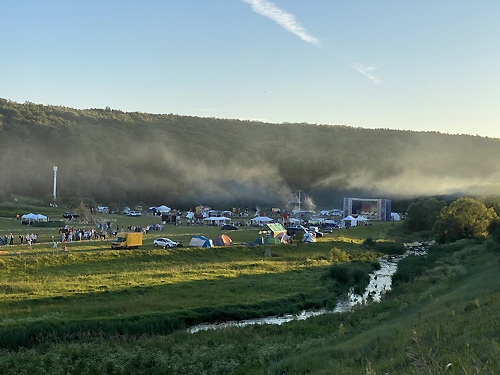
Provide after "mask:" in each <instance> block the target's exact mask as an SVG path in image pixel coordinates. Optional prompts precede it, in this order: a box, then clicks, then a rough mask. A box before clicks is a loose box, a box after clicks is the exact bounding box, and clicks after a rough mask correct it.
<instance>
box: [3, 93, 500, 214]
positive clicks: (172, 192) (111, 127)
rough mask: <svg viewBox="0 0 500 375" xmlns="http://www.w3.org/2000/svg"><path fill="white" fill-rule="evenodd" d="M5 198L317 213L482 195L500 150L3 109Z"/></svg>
mask: <svg viewBox="0 0 500 375" xmlns="http://www.w3.org/2000/svg"><path fill="white" fill-rule="evenodd" d="M0 121H1V125H0V158H1V160H2V163H1V164H0V175H1V176H2V179H1V180H0V191H1V192H2V193H3V194H4V196H5V195H6V194H8V193H16V194H25V195H28V196H39V197H48V200H50V197H51V194H52V167H53V166H54V165H57V166H58V167H59V171H58V196H59V198H60V199H61V200H66V201H67V200H72V201H77V202H79V200H80V199H86V200H88V201H97V202H101V203H109V204H112V203H114V204H117V205H122V204H127V203H128V204H132V203H136V202H143V203H145V204H159V203H165V202H166V203H168V204H172V205H185V206H188V207H193V206H194V205H197V204H214V205H254V204H268V205H282V204H285V203H286V202H287V201H289V200H290V199H291V197H292V195H293V193H294V192H295V191H296V190H297V189H301V190H303V191H305V192H307V193H308V194H309V196H311V197H312V198H313V199H314V200H315V201H316V203H317V204H318V205H319V206H321V207H334V206H339V205H340V204H341V201H340V198H342V196H344V195H345V194H348V195H350V196H352V195H358V196H365V197H373V196H383V197H391V198H398V197H399V198H403V197H414V196H419V195H436V194H455V193H467V194H485V193H492V192H494V191H497V189H498V188H499V186H500V165H499V164H498V162H497V161H498V160H499V159H500V141H499V140H498V139H488V138H481V137H471V136H464V135H462V136H457V135H445V134H439V133H422V132H408V131H395V130H384V129H379V130H370V129H362V128H351V127H346V126H318V125H307V124H270V123H263V122H255V121H254V122H252V121H241V120H227V119H215V118H199V117H187V116H178V115H151V114H145V113H126V112H121V111H116V110H110V109H92V110H84V111H82V110H75V109H71V108H64V107H55V106H42V105H36V104H33V103H25V104H17V103H14V102H11V101H8V100H0Z"/></svg>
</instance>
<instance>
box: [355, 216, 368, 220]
mask: <svg viewBox="0 0 500 375" xmlns="http://www.w3.org/2000/svg"><path fill="white" fill-rule="evenodd" d="M356 219H357V220H358V221H368V219H367V218H366V217H364V216H363V215H359V216H358V217H357V218H356Z"/></svg>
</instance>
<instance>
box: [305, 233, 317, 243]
mask: <svg viewBox="0 0 500 375" xmlns="http://www.w3.org/2000/svg"><path fill="white" fill-rule="evenodd" d="M302 241H304V242H316V236H314V235H313V234H311V233H309V232H305V233H304V237H303V238H302Z"/></svg>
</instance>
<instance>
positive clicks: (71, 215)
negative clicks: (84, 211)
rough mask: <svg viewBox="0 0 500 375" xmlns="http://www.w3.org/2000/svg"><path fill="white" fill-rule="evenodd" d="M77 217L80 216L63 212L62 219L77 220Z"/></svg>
mask: <svg viewBox="0 0 500 375" xmlns="http://www.w3.org/2000/svg"><path fill="white" fill-rule="evenodd" d="M78 216H80V215H78V214H74V213H72V212H65V213H63V217H64V218H65V219H72V218H77V217H78Z"/></svg>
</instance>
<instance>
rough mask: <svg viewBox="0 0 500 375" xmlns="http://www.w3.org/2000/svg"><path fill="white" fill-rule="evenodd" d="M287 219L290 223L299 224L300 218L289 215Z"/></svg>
mask: <svg viewBox="0 0 500 375" xmlns="http://www.w3.org/2000/svg"><path fill="white" fill-rule="evenodd" d="M288 221H289V222H290V223H291V224H299V223H300V220H299V219H296V218H294V217H289V218H288Z"/></svg>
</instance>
